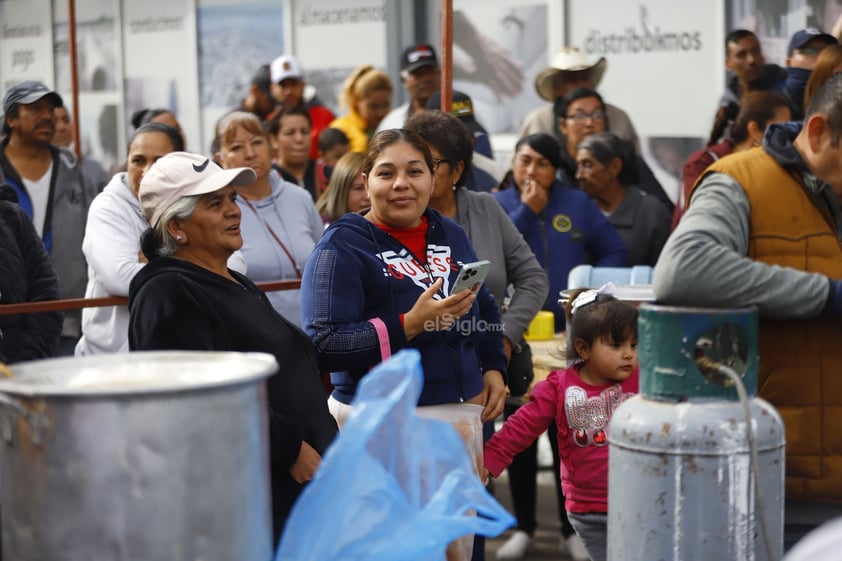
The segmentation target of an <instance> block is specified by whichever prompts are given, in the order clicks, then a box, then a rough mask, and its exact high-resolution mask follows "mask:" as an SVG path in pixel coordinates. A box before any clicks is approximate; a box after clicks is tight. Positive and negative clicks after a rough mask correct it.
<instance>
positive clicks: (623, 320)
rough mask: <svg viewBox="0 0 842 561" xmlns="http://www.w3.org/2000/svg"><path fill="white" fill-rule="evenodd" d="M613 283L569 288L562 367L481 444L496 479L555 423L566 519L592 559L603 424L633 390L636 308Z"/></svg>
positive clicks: (600, 495)
mask: <svg viewBox="0 0 842 561" xmlns="http://www.w3.org/2000/svg"><path fill="white" fill-rule="evenodd" d="M613 292H614V286H613V285H612V284H610V283H609V284H607V285H605V286H603V287H602V288H600V289H599V290H582V291H579V292H577V293H574V294H573V295H572V297H571V299H570V303H569V304H568V305H567V336H568V337H572V338H573V340H572V345H570V346H569V348H570V351H569V352H570V356H569V357H568V358H571V359H574V360H576V361H577V362H576V363H575V364H573V365H572V366H570V367H569V368H568V369H567V370H555V371H553V372H550V374H549V376H547V379H546V380H544V381H542V382H539V383H538V384H536V385H535V388H534V389H533V390H532V394H531V395H530V399H529V402H528V403H526V404H524V405H523V406H522V407H521V408H520V409H518V411H517V413H516V414H514V415H513V416H511V417H509V418H508V419H507V420H506V422H505V423H504V424H503V428H502V430H500V431H498V432H497V433H495V434H494V436H493V437H492V438H491V440H489V441H488V443H487V444H486V445H485V476H486V477H487V476H489V475H491V476H493V477H497V476H498V475H499V474H500V472H502V471H503V470H504V469H505V468H506V466H508V465H509V463H510V462H511V461H512V458H513V457H514V456H515V455H516V454H518V453H520V452H522V451H523V450H525V449H526V448H527V447H529V445H530V444H532V442H533V441H534V440H535V439H536V438H538V437H539V436H540V435H541V434H542V433H543V432H544V431H545V430H547V427H548V426H549V425H550V423H552V422H555V423H556V425H557V426H558V448H559V454H560V456H561V474H560V475H561V486H562V489H563V491H564V496H565V497H566V502H565V508H566V509H567V514H568V517H569V518H570V522H571V524H572V525H573V528H574V529H575V530H576V533H577V534H578V535H579V537H580V538H581V540H582V543H583V544H584V546H585V549H587V551H588V554H589V555H590V557H591V559H592V560H593V561H605V560H606V544H607V514H606V513H607V510H608V504H607V503H608V435H607V431H608V423H609V421H610V420H611V415H612V414H613V412H614V410H615V409H616V408H617V407H618V406H619V405H620V403H622V402H623V401H624V400H626V399H628V398H629V397H631V396H633V395H635V394H636V393H637V388H638V364H637V309H636V308H634V307H633V306H630V305H629V304H626V303H624V302H620V301H619V300H617V299H616V298H614V296H612V294H613Z"/></svg>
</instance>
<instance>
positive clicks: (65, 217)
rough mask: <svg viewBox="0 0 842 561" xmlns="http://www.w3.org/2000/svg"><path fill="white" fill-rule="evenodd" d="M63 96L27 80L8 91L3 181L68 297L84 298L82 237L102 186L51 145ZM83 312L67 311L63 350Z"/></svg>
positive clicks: (0, 162)
mask: <svg viewBox="0 0 842 561" xmlns="http://www.w3.org/2000/svg"><path fill="white" fill-rule="evenodd" d="M61 106H62V100H61V97H60V96H59V95H58V94H57V93H55V92H54V91H52V90H50V89H49V88H48V87H47V86H45V85H44V84H42V83H41V82H37V81H34V80H27V81H24V82H20V83H19V84H15V85H14V86H12V87H11V88H9V89H8V90H7V91H6V93H5V95H4V96H3V133H2V141H1V142H0V183H7V184H9V185H10V186H11V187H13V188H14V190H15V192H16V193H17V197H18V204H19V205H20V206H21V208H23V209H24V210H25V211H26V213H27V214H28V215H29V217H30V218H31V219H32V223H33V225H34V226H35V229H36V231H37V232H38V234H39V235H40V236H41V238H42V239H43V240H44V245H45V247H46V249H47V252H48V253H49V254H50V258H51V260H52V263H53V267H54V268H55V271H56V275H57V276H58V280H59V288H60V289H61V296H62V298H81V297H83V296H84V295H85V285H86V284H87V282H88V275H87V265H86V264H85V257H84V255H83V254H82V238H83V237H84V235H85V221H86V218H87V215H88V206H89V205H90V203H91V200H92V199H93V198H94V196H95V195H96V188H95V187H94V186H93V184H92V183H91V182H90V181H89V180H88V179H87V178H86V177H85V176H84V174H83V173H82V171H81V166H79V165H78V162H77V161H76V158H75V156H74V155H73V154H72V153H71V152H69V151H67V150H65V149H62V148H58V147H56V146H53V145H52V144H51V142H52V139H53V135H54V134H55V130H56V127H55V121H54V117H53V110H54V109H55V108H56V107H61ZM81 333H82V330H81V311H79V310H74V311H71V312H67V313H66V314H65V317H64V326H63V328H62V341H61V343H60V344H59V351H58V352H59V354H67V355H72V354H73V349H74V347H75V345H76V340H77V339H78V338H79V336H80V335H81Z"/></svg>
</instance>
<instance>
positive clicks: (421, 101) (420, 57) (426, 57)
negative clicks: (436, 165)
mask: <svg viewBox="0 0 842 561" xmlns="http://www.w3.org/2000/svg"><path fill="white" fill-rule="evenodd" d="M401 61H402V62H401V80H402V81H403V85H404V87H405V88H406V91H407V93H408V94H409V101H408V102H406V103H404V104H403V105H400V106H398V107H396V108H394V109H392V111H390V112H389V114H388V115H386V116H385V117H384V118H383V120H382V121H380V125H378V127H377V130H378V131H382V130H385V129H399V128H401V127H402V126H403V124H404V123H405V122H406V120H407V119H409V118H410V117H411V116H412V115H414V114H415V113H417V112H418V111H424V109H426V108H427V100H428V99H430V96H431V95H433V94H434V93H435V92H437V91H439V89H441V77H440V75H439V59H438V57H436V51H435V49H433V47H432V45H428V44H422V45H414V46H412V47H407V48H406V49H405V50H404V52H403V57H402V59H401Z"/></svg>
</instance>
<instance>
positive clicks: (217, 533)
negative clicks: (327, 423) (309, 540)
mask: <svg viewBox="0 0 842 561" xmlns="http://www.w3.org/2000/svg"><path fill="white" fill-rule="evenodd" d="M276 369H277V363H276V361H275V359H274V357H272V356H271V355H268V354H262V353H215V352H150V353H145V352H144V353H129V354H122V355H109V356H95V357H85V358H65V359H53V360H43V361H35V362H28V363H21V364H17V365H13V366H12V373H13V376H14V377H13V378H12V379H3V380H0V439H2V440H1V441H0V514H1V515H2V526H3V531H2V534H3V555H4V558H6V559H14V560H15V561H30V560H31V561H36V560H37V561H45V560H49V561H64V560H67V561H78V560H82V559H85V560H99V559H102V560H105V559H107V560H113V561H118V560H119V561H122V560H126V561H128V560H131V561H144V560H149V561H170V560H171V561H193V560H195V561H199V560H202V561H215V560H219V561H231V560H235V559H236V560H249V561H251V560H255V561H258V560H259V561H268V560H269V559H271V556H272V545H273V544H272V543H271V515H270V512H271V511H270V509H271V506H270V492H269V472H268V464H269V461H268V437H267V435H268V421H267V417H266V413H265V399H266V396H265V384H264V383H263V381H264V380H265V378H266V377H268V376H269V375H270V374H271V373H273V372H274V371H275V370H276Z"/></svg>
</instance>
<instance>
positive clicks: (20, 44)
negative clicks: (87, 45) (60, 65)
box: [0, 0, 54, 92]
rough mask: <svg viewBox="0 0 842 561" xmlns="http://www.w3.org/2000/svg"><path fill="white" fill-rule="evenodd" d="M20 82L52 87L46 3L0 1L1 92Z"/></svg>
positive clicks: (50, 32)
mask: <svg viewBox="0 0 842 561" xmlns="http://www.w3.org/2000/svg"><path fill="white" fill-rule="evenodd" d="M23 80H38V81H40V82H43V83H45V84H46V85H47V86H49V87H53V86H54V80H53V24H52V11H51V9H50V0H3V1H0V85H2V91H3V92H5V91H6V90H7V89H8V88H9V87H10V86H12V85H14V84H17V83H18V82H21V81H23Z"/></svg>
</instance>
